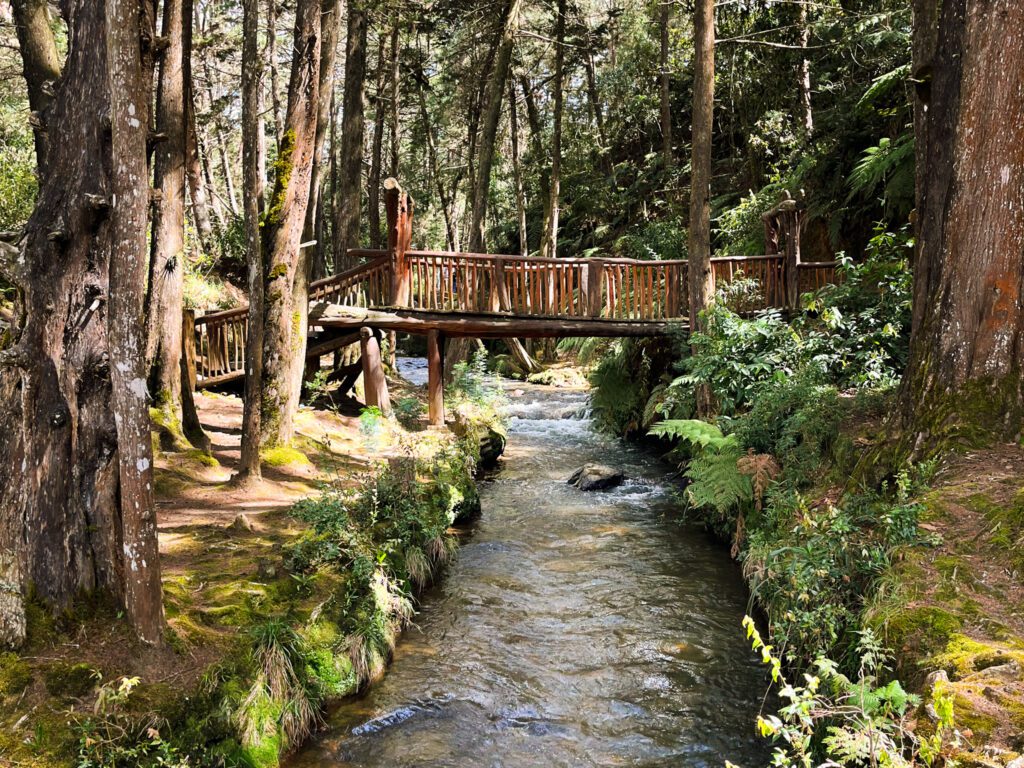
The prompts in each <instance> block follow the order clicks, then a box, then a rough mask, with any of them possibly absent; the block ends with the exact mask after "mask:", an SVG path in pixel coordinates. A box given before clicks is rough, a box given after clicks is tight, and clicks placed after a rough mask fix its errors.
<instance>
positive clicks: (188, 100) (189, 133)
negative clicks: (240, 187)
mask: <svg viewBox="0 0 1024 768" xmlns="http://www.w3.org/2000/svg"><path fill="white" fill-rule="evenodd" d="M192 8H193V2H192V0H183V11H182V16H183V17H184V18H185V19H186V20H187V22H188V23H186V24H185V27H184V31H183V40H182V65H181V68H182V80H183V83H184V88H185V175H186V178H187V181H188V194H189V200H190V202H191V203H192V219H193V223H194V224H195V227H196V231H197V232H198V234H199V243H200V245H201V246H202V248H203V251H204V252H206V253H208V254H209V253H213V224H212V223H211V222H210V208H209V202H208V199H207V191H206V182H205V180H204V179H203V164H202V158H201V157H200V156H199V137H198V135H197V133H196V96H195V84H194V83H193V81H192V24H193V20H192Z"/></svg>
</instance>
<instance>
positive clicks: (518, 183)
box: [508, 80, 530, 256]
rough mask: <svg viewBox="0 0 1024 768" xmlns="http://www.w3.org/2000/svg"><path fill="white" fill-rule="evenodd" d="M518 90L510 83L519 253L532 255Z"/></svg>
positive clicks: (509, 108)
mask: <svg viewBox="0 0 1024 768" xmlns="http://www.w3.org/2000/svg"><path fill="white" fill-rule="evenodd" d="M516 101H517V100H516V88H515V83H514V82H513V81H512V80H509V81H508V110H509V112H508V118H509V134H510V135H509V140H510V142H511V144H512V180H513V183H514V184H515V188H516V219H517V220H518V222H519V253H520V254H521V255H523V256H528V255H529V254H530V243H529V231H528V230H527V227H526V188H525V187H524V186H523V164H522V161H521V160H520V157H519V115H518V114H517V113H518V111H519V110H518V109H517V104H516Z"/></svg>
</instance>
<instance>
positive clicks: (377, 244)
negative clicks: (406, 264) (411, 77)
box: [366, 34, 389, 248]
mask: <svg viewBox="0 0 1024 768" xmlns="http://www.w3.org/2000/svg"><path fill="white" fill-rule="evenodd" d="M386 46H387V38H386V37H385V36H384V35H383V34H379V40H378V45H377V91H376V98H375V99H374V103H373V141H372V146H371V147H370V173H369V176H368V178H367V180H366V199H367V206H366V218H367V220H368V221H369V225H370V247H371V248H381V247H383V244H384V240H383V231H382V230H381V226H380V185H381V164H382V155H383V152H384V117H385V106H384V87H385V83H386V82H387V80H386V78H387V73H388V71H389V69H388V67H387V63H386V62H387V59H385V53H384V51H385V50H386Z"/></svg>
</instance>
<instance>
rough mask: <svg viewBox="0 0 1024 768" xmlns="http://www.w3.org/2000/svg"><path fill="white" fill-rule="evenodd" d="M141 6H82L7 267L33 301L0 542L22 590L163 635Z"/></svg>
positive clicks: (18, 359) (4, 403) (1, 405)
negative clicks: (148, 359)
mask: <svg viewBox="0 0 1024 768" xmlns="http://www.w3.org/2000/svg"><path fill="white" fill-rule="evenodd" d="M147 5H148V4H146V3H142V2H139V0H135V1H134V2H133V1H131V0H108V2H107V3H101V2H96V3H82V4H80V5H77V6H76V7H75V13H74V14H72V15H71V17H70V19H69V34H68V55H67V61H66V65H65V71H64V73H63V75H62V76H61V78H60V79H59V80H58V81H57V83H56V85H55V87H54V96H53V102H52V104H51V105H50V108H49V119H48V121H47V131H48V135H49V136H50V138H51V144H50V147H49V149H48V165H49V168H50V173H48V174H47V176H46V178H45V179H44V180H43V183H42V184H41V186H40V190H39V197H38V203H37V205H36V208H35V211H34V212H33V214H32V217H31V218H30V220H29V222H28V224H27V226H26V234H25V240H24V244H23V247H22V250H21V253H20V254H19V255H18V256H17V257H16V258H14V259H8V260H6V261H3V262H2V263H0V268H2V270H3V272H4V275H5V277H6V278H7V279H9V280H10V281H11V282H12V283H14V284H15V285H18V286H19V287H20V288H21V290H22V292H23V297H24V301H23V305H22V317H21V318H20V322H19V323H18V324H17V326H16V327H17V328H18V331H17V333H16V335H15V338H14V340H13V342H14V343H13V346H11V347H9V348H8V349H6V350H4V351H3V352H2V353H0V392H2V393H3V394H4V398H3V399H2V400H0V425H2V426H4V427H6V428H10V431H9V432H5V439H4V440H2V441H0V473H2V474H0V509H3V510H4V515H3V518H4V520H3V528H2V529H0V533H4V532H9V531H10V530H11V528H12V527H13V528H14V529H15V530H16V531H17V536H16V539H15V540H14V541H11V540H9V539H8V540H7V541H3V542H0V545H2V546H0V549H3V550H5V551H6V552H7V553H10V552H12V551H13V552H15V553H16V555H17V562H18V567H17V571H18V574H17V575H18V577H19V581H20V583H21V585H22V587H23V589H25V590H28V589H32V591H33V592H34V594H35V595H36V596H37V597H39V598H41V599H43V600H44V601H47V602H49V603H50V604H52V605H53V606H55V607H56V608H57V609H61V608H65V607H67V606H68V605H69V604H70V603H71V601H72V600H73V599H74V598H75V597H76V596H77V595H79V594H81V593H82V592H88V591H93V590H97V589H98V590H102V591H105V592H108V593H109V594H110V595H112V597H113V599H114V600H115V601H117V602H119V603H120V604H121V605H123V606H124V607H125V609H126V613H127V615H128V617H129V619H130V620H131V621H132V623H133V625H134V627H135V628H136V631H137V632H138V633H139V635H140V636H141V637H143V638H144V639H146V640H149V641H153V642H156V641H158V640H159V639H160V635H161V629H162V610H161V594H160V566H159V560H158V555H157V542H156V525H155V517H154V510H153V503H152V490H151V489H152V480H153V476H152V471H153V469H152V448H151V442H150V434H149V428H150V427H149V418H148V411H147V408H146V382H145V338H144V335H143V333H142V329H143V328H144V324H143V321H142V300H143V291H144V285H145V267H146V264H145V261H146V260H145V258H143V256H142V255H143V254H145V253H146V223H147V210H148V204H149V183H148V173H147V168H146V139H147V136H146V132H147V130H148V120H149V115H148V113H149V106H148V105H149V98H150V93H149V90H150V89H149V87H148V82H149V81H151V78H152V60H151V53H152V51H151V45H152V41H153V38H154V33H153V30H152V28H151V26H150V25H151V23H152V19H151V17H150V16H149V15H148V14H147V13H146V10H147V9H146V7H144V6H147ZM148 8H149V9H151V8H152V6H148ZM108 20H109V24H108ZM108 50H109V53H110V55H109V58H108ZM108 65H109V66H108ZM112 92H113V96H112ZM115 195H116V200H117V205H116V207H115V206H114V204H113V201H114V196H115ZM2 559H5V558H0V560H2ZM9 572H10V570H9V569H8V573H9ZM4 606H5V608H7V609H8V610H10V609H11V608H12V607H13V604H12V603H11V602H5V603H4ZM0 626H2V627H4V632H5V634H7V635H8V637H7V638H6V639H8V640H12V639H13V640H17V639H18V638H17V635H16V633H17V621H16V620H15V621H11V620H10V619H9V617H8V616H4V617H0ZM11 627H13V628H14V632H13V633H11V632H8V631H7V630H8V629H9V628H11ZM21 627H22V629H23V627H24V624H23V622H22V624H21Z"/></svg>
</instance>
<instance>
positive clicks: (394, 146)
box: [388, 21, 402, 179]
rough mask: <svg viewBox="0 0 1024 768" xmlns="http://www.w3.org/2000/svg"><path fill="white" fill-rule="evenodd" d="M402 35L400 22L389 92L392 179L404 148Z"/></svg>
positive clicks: (393, 38) (394, 35) (394, 37)
mask: <svg viewBox="0 0 1024 768" xmlns="http://www.w3.org/2000/svg"><path fill="white" fill-rule="evenodd" d="M399 42H400V36H399V27H398V22H397V21H395V26H394V27H393V28H392V30H391V80H390V83H389V86H390V87H389V91H390V93H389V94H388V124H389V125H388V128H389V130H390V134H391V152H390V157H391V165H390V166H389V167H388V175H389V176H390V177H391V178H392V179H397V178H398V163H399V154H400V153H401V149H402V133H401V128H402V126H401V121H400V109H399V106H400V101H399V97H400V95H401V94H400V90H401V74H402V72H401V69H402V59H401V48H400V47H399Z"/></svg>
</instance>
